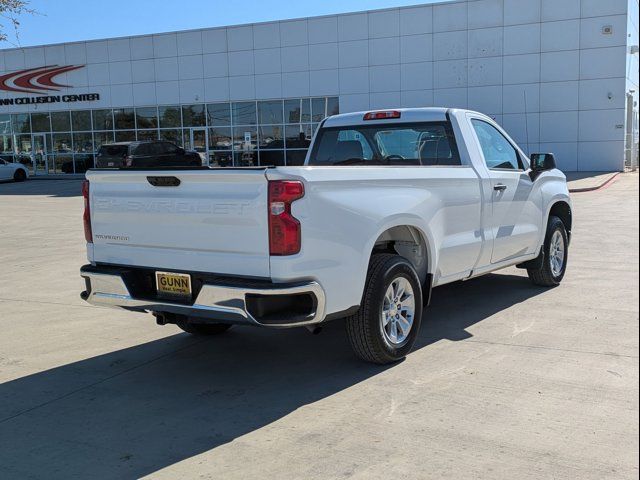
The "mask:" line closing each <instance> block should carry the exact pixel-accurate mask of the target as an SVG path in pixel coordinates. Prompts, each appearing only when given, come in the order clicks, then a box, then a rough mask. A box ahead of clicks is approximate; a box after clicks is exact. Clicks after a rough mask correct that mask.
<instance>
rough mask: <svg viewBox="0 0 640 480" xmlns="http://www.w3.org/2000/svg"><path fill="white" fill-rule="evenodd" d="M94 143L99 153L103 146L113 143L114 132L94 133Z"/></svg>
mask: <svg viewBox="0 0 640 480" xmlns="http://www.w3.org/2000/svg"><path fill="white" fill-rule="evenodd" d="M93 142H94V149H95V151H96V152H97V151H98V149H99V148H100V146H101V145H104V144H105V143H113V132H94V133H93Z"/></svg>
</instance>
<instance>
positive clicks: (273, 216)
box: [269, 180, 304, 255]
mask: <svg viewBox="0 0 640 480" xmlns="http://www.w3.org/2000/svg"><path fill="white" fill-rule="evenodd" d="M303 196H304V185H303V184H302V182H299V181H297V180H271V181H270V182H269V254H270V255H294V254H296V253H298V252H299V251H300V243H301V236H300V222H299V221H298V220H297V219H296V218H295V217H294V216H293V215H291V204H292V203H293V202H294V201H295V200H298V199H299V198H302V197H303Z"/></svg>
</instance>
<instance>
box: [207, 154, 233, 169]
mask: <svg viewBox="0 0 640 480" xmlns="http://www.w3.org/2000/svg"><path fill="white" fill-rule="evenodd" d="M209 165H210V166H212V167H232V166H233V153H232V152H230V151H220V152H212V153H210V154H209Z"/></svg>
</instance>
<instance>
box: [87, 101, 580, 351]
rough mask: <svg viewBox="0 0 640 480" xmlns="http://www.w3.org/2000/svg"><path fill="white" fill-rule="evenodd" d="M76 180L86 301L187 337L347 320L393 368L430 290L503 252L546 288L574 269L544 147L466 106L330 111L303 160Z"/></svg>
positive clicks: (502, 260) (364, 345)
mask: <svg viewBox="0 0 640 480" xmlns="http://www.w3.org/2000/svg"><path fill="white" fill-rule="evenodd" d="M86 178H87V180H86V181H85V183H84V186H83V194H84V197H85V213H84V223H85V236H86V240H87V254H88V260H89V262H90V264H89V265H85V266H84V267H82V269H81V275H82V276H83V277H84V278H85V282H86V290H85V291H84V292H82V294H81V295H82V298H84V299H85V300H87V301H88V302H90V303H92V304H95V305H104V306H111V307H119V308H124V309H127V310H130V311H139V312H152V313H153V314H154V315H155V316H156V319H157V322H158V323H159V324H166V323H175V324H177V325H178V326H179V327H180V328H182V329H183V330H185V331H187V332H190V333H194V334H217V333H221V332H224V331H225V330H227V329H228V328H229V326H230V325H231V324H234V323H240V324H250V325H259V326H265V327H298V326H306V327H307V328H309V329H310V330H317V328H318V326H320V325H322V323H323V322H326V321H328V320H331V319H338V318H346V326H347V334H348V337H349V339H350V342H351V345H352V346H353V349H354V350H355V352H356V353H357V354H358V355H359V356H360V357H361V358H363V359H365V360H367V361H370V362H375V363H389V362H393V361H397V360H399V359H401V358H402V357H404V356H405V355H406V354H407V353H408V352H409V351H410V350H411V348H412V346H413V344H414V342H415V339H416V335H417V334H418V330H419V328H420V323H421V320H422V315H423V305H427V304H428V303H429V299H430V297H431V291H432V289H433V288H435V287H438V286H440V285H444V284H447V283H450V282H454V281H458V280H467V279H470V278H473V277H478V276H480V275H483V274H486V273H489V272H493V271H495V270H498V269H501V268H505V267H509V266H512V265H517V266H519V267H521V268H526V269H527V270H528V273H529V277H530V279H531V281H532V282H533V283H534V284H535V285H542V286H546V287H552V286H556V285H558V284H559V283H560V282H561V280H562V278H563V276H564V274H565V270H566V267H567V255H568V248H569V238H570V234H571V228H572V213H571V201H570V198H569V192H568V189H567V184H566V179H565V176H564V175H563V174H562V172H560V171H559V170H558V169H557V168H556V167H555V160H554V157H553V154H533V155H531V158H529V157H528V156H527V155H526V154H525V153H524V152H523V151H522V150H521V149H520V148H519V147H518V146H517V145H516V143H515V142H514V141H513V140H512V139H511V138H510V137H509V135H508V134H507V133H506V132H505V131H504V130H503V129H502V128H501V127H500V126H499V125H497V124H496V123H495V122H494V121H493V120H492V119H491V118H489V117H487V116H485V115H482V114H480V113H477V112H472V111H468V110H459V109H446V108H418V109H398V110H388V111H375V112H360V113H347V114H342V115H336V116H333V117H329V118H327V119H325V120H324V121H323V122H322V123H321V125H320V126H319V128H318V131H317V132H316V134H315V137H314V139H313V142H312V145H311V147H310V149H309V152H308V154H307V158H306V161H305V165H304V166H302V167H268V166H261V167H249V168H217V169H213V168H211V169H209V168H202V167H200V168H193V169H185V168H182V169H162V170H135V171H101V170H90V171H89V172H87V174H86ZM500 294H501V292H496V295H500ZM533 294H534V291H532V295H533ZM460 301H461V302H463V301H464V299H462V298H461V300H460ZM487 301H488V302H490V301H491V299H487Z"/></svg>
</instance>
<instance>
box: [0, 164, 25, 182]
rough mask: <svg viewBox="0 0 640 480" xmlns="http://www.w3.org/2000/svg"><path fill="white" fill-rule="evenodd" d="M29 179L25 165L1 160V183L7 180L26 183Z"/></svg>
mask: <svg viewBox="0 0 640 480" xmlns="http://www.w3.org/2000/svg"><path fill="white" fill-rule="evenodd" d="M27 178H29V172H28V171H27V169H26V168H25V166H24V165H22V164H21V163H12V162H7V161H6V160H2V159H0V182H2V181H5V180H14V181H16V182H24V181H25V180H26V179H27Z"/></svg>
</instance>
